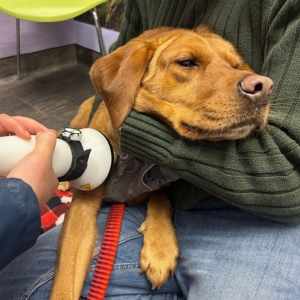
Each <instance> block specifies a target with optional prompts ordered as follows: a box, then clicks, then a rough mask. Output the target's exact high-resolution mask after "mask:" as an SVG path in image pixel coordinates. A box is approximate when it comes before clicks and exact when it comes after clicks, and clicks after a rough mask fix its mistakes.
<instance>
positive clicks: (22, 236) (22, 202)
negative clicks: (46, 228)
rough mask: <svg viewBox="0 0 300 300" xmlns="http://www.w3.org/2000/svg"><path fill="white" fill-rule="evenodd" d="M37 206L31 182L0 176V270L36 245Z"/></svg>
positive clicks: (38, 226) (38, 218)
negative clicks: (1, 177) (29, 183)
mask: <svg viewBox="0 0 300 300" xmlns="http://www.w3.org/2000/svg"><path fill="white" fill-rule="evenodd" d="M40 216H41V214H40V208H39V203H38V200H37V197H36V195H35V193H34V192H33V190H32V188H31V187H30V185H28V184H27V183H25V182H24V181H23V180H21V179H17V178H4V179H0V220H1V221H0V245H1V249H0V270H1V269H2V268H3V267H4V266H5V265H6V264H8V263H9V262H10V261H11V260H12V259H13V258H15V257H16V256H18V255H19V254H21V253H22V252H24V251H26V250H27V249H29V248H30V247H32V246H33V245H34V244H35V241H36V239H37V238H38V236H39V234H40V232H41V221H40V219H41V218H40Z"/></svg>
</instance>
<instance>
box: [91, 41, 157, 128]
mask: <svg viewBox="0 0 300 300" xmlns="http://www.w3.org/2000/svg"><path fill="white" fill-rule="evenodd" d="M154 51H155V46H154V43H149V42H147V41H145V40H144V39H140V38H135V39H133V40H131V41H129V42H128V43H127V44H126V45H124V46H122V47H120V48H118V49H117V50H115V51H114V52H112V53H111V54H109V55H106V56H104V57H102V58H100V59H98V60H97V61H96V62H95V63H94V65H93V66H92V68H91V72H90V76H91V80H92V82H93V84H94V86H95V88H96V90H97V91H98V92H99V94H100V96H101V98H102V100H103V101H104V102H105V105H106V107H107V109H108V112H109V115H110V118H111V121H112V125H113V127H114V128H119V127H120V126H121V125H122V123H123V122H124V120H125V118H126V117H127V115H128V114H129V112H130V110H131V109H132V107H133V105H134V99H135V96H136V94H137V92H138V90H139V87H140V82H141V79H142V77H143V75H144V72H145V70H146V68H147V65H148V63H149V61H150V60H151V57H152V55H153V53H154Z"/></svg>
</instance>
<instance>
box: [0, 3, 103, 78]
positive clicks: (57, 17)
mask: <svg viewBox="0 0 300 300" xmlns="http://www.w3.org/2000/svg"><path fill="white" fill-rule="evenodd" d="M107 1H108V0H0V10H1V11H3V12H4V13H6V14H8V15H10V16H13V17H15V18H16V33H17V75H18V79H20V19H21V20H27V21H34V22H59V21H65V20H69V19H73V18H75V17H77V16H79V15H81V14H83V13H85V12H87V11H90V12H91V13H92V15H93V18H94V22H95V26H96V29H97V36H98V41H99V48H100V52H101V54H102V55H105V54H106V52H105V47H104V43H103V38H102V34H101V27H100V23H99V19H98V15H97V10H96V6H98V5H99V4H102V3H104V2H107Z"/></svg>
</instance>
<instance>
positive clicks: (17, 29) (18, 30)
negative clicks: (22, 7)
mask: <svg viewBox="0 0 300 300" xmlns="http://www.w3.org/2000/svg"><path fill="white" fill-rule="evenodd" d="M16 35H17V43H16V44H17V77H18V80H20V79H21V76H20V19H16Z"/></svg>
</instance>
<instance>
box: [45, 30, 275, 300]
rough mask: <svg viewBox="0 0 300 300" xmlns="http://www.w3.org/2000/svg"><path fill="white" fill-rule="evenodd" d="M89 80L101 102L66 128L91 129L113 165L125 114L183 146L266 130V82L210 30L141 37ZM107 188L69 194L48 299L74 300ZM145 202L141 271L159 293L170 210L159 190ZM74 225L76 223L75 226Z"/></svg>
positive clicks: (170, 243) (172, 254)
mask: <svg viewBox="0 0 300 300" xmlns="http://www.w3.org/2000/svg"><path fill="white" fill-rule="evenodd" d="M90 77H91V80H92V82H93V84H94V86H95V88H96V90H97V91H98V93H99V94H100V96H101V98H102V100H103V101H102V102H101V104H100V106H99V108H98V110H97V111H96V112H95V114H94V116H93V118H92V120H91V122H90V124H89V115H90V113H91V110H92V106H93V103H94V97H92V98H89V99H88V100H86V101H85V102H84V103H83V104H82V105H81V107H80V108H79V111H78V114H77V115H76V116H75V118H74V119H73V120H72V122H71V127H74V128H77V129H80V128H84V127H87V126H89V127H91V128H94V129H97V130H99V131H100V132H102V133H103V134H104V135H105V136H106V137H107V138H108V139H109V141H110V143H111V145H112V147H113V151H114V156H115V158H116V157H117V155H118V153H119V151H120V149H119V138H120V127H121V126H122V124H123V122H124V120H125V119H126V117H127V116H128V114H129V113H130V111H131V110H132V109H134V110H136V111H138V112H141V113H146V114H150V115H152V116H155V117H157V118H159V119H160V120H162V122H164V123H165V124H167V125H168V126H170V127H171V128H172V129H174V131H176V132H177V133H178V135H179V138H182V137H183V138H187V139H189V140H203V139H205V140H210V141H220V140H235V139H241V138H244V137H247V136H248V135H249V134H251V133H253V132H255V131H259V130H261V129H263V128H264V127H265V126H266V124H267V118H268V112H269V95H270V94H271V92H272V87H273V82H272V80H271V79H270V78H267V77H264V76H260V75H257V74H255V73H254V71H253V70H252V69H251V68H250V67H249V66H248V65H247V63H245V62H244V61H243V59H242V58H241V57H240V55H239V54H238V53H237V51H236V50H235V48H234V47H233V46H232V45H231V44H230V43H229V42H227V41H225V40H224V39H223V38H221V37H220V36H219V35H217V34H215V33H214V32H213V31H212V30H211V29H210V27H208V26H206V25H200V26H199V27H197V28H195V29H193V30H187V29H179V28H177V29H174V28H171V27H160V28H156V29H153V30H149V31H146V32H144V33H142V34H141V35H140V36H138V37H137V38H134V39H132V40H131V41H129V42H128V43H127V44H125V45H124V46H122V47H120V48H118V49H117V50H115V51H114V52H112V53H111V54H109V55H107V56H104V57H102V58H100V59H99V60H97V61H96V62H95V63H94V64H93V66H92V68H91V71H90ZM105 186H106V182H104V183H103V184H102V185H101V186H100V187H98V188H96V189H95V190H92V191H88V192H86V191H80V190H74V195H73V200H72V204H71V207H70V209H69V211H68V212H67V214H66V218H65V221H64V224H63V227H62V231H61V237H60V243H59V251H58V258H57V264H56V270H55V277H54V283H53V287H52V291H51V296H50V299H51V300H54V299H55V300H57V299H64V300H66V299H79V297H80V293H81V290H82V287H83V283H84V280H85V277H86V274H87V272H88V270H89V268H90V263H91V260H92V257H93V254H94V248H95V244H96V240H97V235H98V232H97V227H96V219H97V212H98V210H99V209H100V206H101V202H102V198H103V193H104V189H105ZM146 197H149V202H148V207H147V217H146V219H145V221H144V222H143V223H142V224H141V226H140V228H139V229H138V231H139V232H141V233H143V234H144V237H143V239H144V244H143V247H142V249H141V255H140V266H141V272H144V273H145V275H146V276H147V278H148V280H149V281H150V282H151V284H152V288H160V287H161V286H162V285H163V284H164V283H165V282H166V281H167V280H168V278H169V276H171V275H172V274H174V272H175V269H176V265H177V260H178V256H179V247H178V242H177V238H176V234H175V231H174V228H173V227H172V220H171V218H172V206H171V204H170V201H169V199H168V197H167V196H166V195H165V193H164V192H163V190H158V191H154V192H151V193H150V194H145V195H142V196H141V197H139V198H140V199H138V200H143V198H146ZM78 222H81V223H80V224H78Z"/></svg>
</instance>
